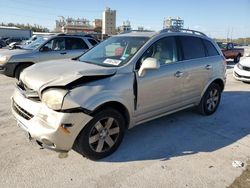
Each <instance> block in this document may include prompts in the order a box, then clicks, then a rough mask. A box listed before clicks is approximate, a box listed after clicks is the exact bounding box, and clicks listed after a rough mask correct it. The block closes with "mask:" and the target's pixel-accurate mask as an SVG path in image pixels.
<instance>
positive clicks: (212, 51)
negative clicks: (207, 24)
mask: <svg viewBox="0 0 250 188" xmlns="http://www.w3.org/2000/svg"><path fill="white" fill-rule="evenodd" d="M203 42H204V45H205V47H206V49H207V53H208V56H216V55H219V52H218V51H217V50H216V48H215V47H214V45H213V44H212V43H211V42H210V41H208V40H203Z"/></svg>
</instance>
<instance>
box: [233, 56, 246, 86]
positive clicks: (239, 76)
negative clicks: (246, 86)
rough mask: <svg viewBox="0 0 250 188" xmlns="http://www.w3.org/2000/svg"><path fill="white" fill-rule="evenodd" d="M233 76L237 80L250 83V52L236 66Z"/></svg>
mask: <svg viewBox="0 0 250 188" xmlns="http://www.w3.org/2000/svg"><path fill="white" fill-rule="evenodd" d="M233 76H234V78H235V79H236V80H239V81H243V82H249V83H250V54H246V58H245V59H243V60H242V61H240V62H239V63H237V64H236V65H235V66H234V72H233Z"/></svg>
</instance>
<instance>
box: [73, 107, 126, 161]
mask: <svg viewBox="0 0 250 188" xmlns="http://www.w3.org/2000/svg"><path fill="white" fill-rule="evenodd" d="M124 122H125V120H124V118H123V116H122V115H121V114H120V112H118V111H117V110H115V109H112V108H107V109H104V110H102V111H100V112H98V113H97V114H96V115H94V118H93V119H92V120H91V121H90V122H89V123H88V124H87V125H86V126H85V127H84V128H83V130H82V131H81V133H80V134H79V136H78V137H77V140H76V148H77V151H78V152H80V153H81V154H82V155H83V156H85V157H87V158H89V159H92V160H97V159H101V158H104V157H106V156H108V155H110V154H112V153H113V152H114V151H115V150H116V149H117V148H118V147H119V145H120V143H121V141H122V139H123V136H124V132H125V124H124Z"/></svg>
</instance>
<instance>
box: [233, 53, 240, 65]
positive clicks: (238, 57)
mask: <svg viewBox="0 0 250 188" xmlns="http://www.w3.org/2000/svg"><path fill="white" fill-rule="evenodd" d="M234 62H235V63H239V62H240V54H239V55H237V57H236V58H234Z"/></svg>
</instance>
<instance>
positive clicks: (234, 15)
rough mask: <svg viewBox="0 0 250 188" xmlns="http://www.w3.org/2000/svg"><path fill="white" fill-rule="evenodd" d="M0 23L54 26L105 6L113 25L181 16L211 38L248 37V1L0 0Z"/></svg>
mask: <svg viewBox="0 0 250 188" xmlns="http://www.w3.org/2000/svg"><path fill="white" fill-rule="evenodd" d="M0 7H1V11H0V22H4V23H7V22H14V23H31V24H34V23H36V24H39V25H42V26H45V27H48V28H49V29H53V28H54V27H55V20H56V19H58V16H64V17H68V16H70V17H74V18H77V17H80V18H87V19H89V20H93V19H94V18H101V16H102V11H103V10H104V9H105V7H110V8H111V9H115V10H117V26H119V25H121V24H122V22H123V21H126V20H129V21H130V22H131V25H132V27H133V28H134V29H136V28H137V26H144V27H145V28H147V29H153V30H159V29H161V28H162V27H163V19H164V18H165V17H169V16H171V17H178V16H179V17H181V18H183V19H184V22H185V23H184V25H185V27H186V28H190V29H196V30H200V31H203V32H205V33H206V34H208V35H209V36H211V37H217V38H226V37H227V36H229V37H230V38H231V36H232V38H238V37H250V0H204V1H199V0H175V1H168V0H154V1H146V0H137V1H136V0H105V1H104V0H91V1H90V0H71V1H66V0H32V1H31V0H1V1H0Z"/></svg>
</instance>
